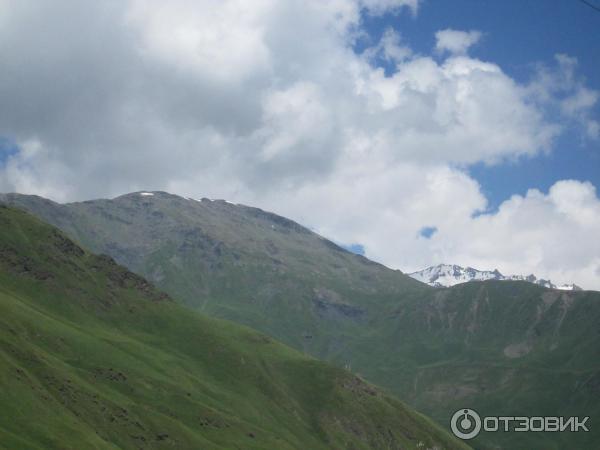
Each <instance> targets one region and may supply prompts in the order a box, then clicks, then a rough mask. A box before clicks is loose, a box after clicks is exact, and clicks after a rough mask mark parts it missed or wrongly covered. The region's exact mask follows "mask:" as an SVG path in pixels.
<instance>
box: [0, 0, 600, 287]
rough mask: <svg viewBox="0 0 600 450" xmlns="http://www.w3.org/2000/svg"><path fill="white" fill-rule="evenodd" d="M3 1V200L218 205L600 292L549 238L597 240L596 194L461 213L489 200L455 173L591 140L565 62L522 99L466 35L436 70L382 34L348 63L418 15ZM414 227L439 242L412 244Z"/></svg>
mask: <svg viewBox="0 0 600 450" xmlns="http://www.w3.org/2000/svg"><path fill="white" fill-rule="evenodd" d="M9 5H10V6H8V8H4V9H0V20H4V22H3V23H5V24H6V26H4V27H2V28H0V59H1V60H2V61H3V70H2V71H0V135H4V136H9V137H11V138H12V139H14V140H15V141H17V142H18V143H19V144H20V145H21V148H22V151H21V152H20V153H19V154H17V155H15V156H13V157H11V158H9V160H8V161H7V163H6V164H5V166H4V167H2V168H0V190H2V191H9V190H17V191H21V192H27V193H38V194H41V195H44V196H49V197H52V198H54V199H57V200H77V199H87V198H92V197H98V196H115V195H119V194H122V193H123V192H127V191H137V190H154V189H164V190H168V191H172V192H175V193H179V194H181V195H185V196H191V197H195V198H198V197H202V196H207V197H219V198H223V197H225V198H229V199H231V200H234V201H236V202H244V203H248V204H254V205H257V206H262V207H265V208H268V209H271V210H274V211H276V212H279V213H282V214H285V215H287V216H290V217H292V218H295V219H297V220H299V221H301V222H303V223H306V224H308V225H310V226H312V227H314V228H316V229H318V230H320V231H321V232H323V233H324V234H326V235H327V236H329V237H332V238H334V239H336V240H338V241H342V242H348V243H351V242H357V243H360V244H363V245H364V246H365V248H366V250H367V254H368V255H369V256H371V257H373V258H375V259H377V260H381V261H383V262H385V263H388V264H390V265H392V266H394V267H398V268H402V269H406V270H411V269H418V268H421V267H423V266H426V265H428V264H431V263H434V262H441V261H444V262H457V263H462V264H470V265H475V266H480V267H481V268H487V267H489V266H491V265H497V266H498V268H499V269H501V270H503V271H507V272H531V271H535V272H536V274H537V275H539V276H552V277H553V278H556V280H555V281H575V282H578V283H581V284H583V285H585V286H590V287H592V286H593V287H600V286H598V284H597V282H595V281H594V280H593V279H592V276H591V275H590V274H592V273H593V272H594V270H597V269H598V266H597V263H596V262H594V261H595V259H594V258H595V257H596V255H598V254H599V253H598V249H597V248H595V247H594V246H593V245H586V244H585V242H583V241H581V240H579V241H578V240H577V239H575V238H574V239H571V240H569V239H561V238H560V236H561V233H567V232H569V231H575V232H576V233H579V236H588V234H586V233H589V229H591V228H590V227H594V226H596V227H597V213H596V209H594V208H596V207H597V198H596V197H595V194H593V192H592V193H590V192H591V191H590V189H591V186H588V185H584V184H577V182H570V183H574V184H568V183H567V184H564V183H563V184H561V183H559V184H557V185H556V186H555V188H553V189H552V190H551V192H550V193H548V194H541V193H537V192H535V191H532V192H530V193H529V194H528V195H527V196H526V197H524V198H520V197H515V198H513V199H511V200H509V201H508V202H506V203H505V204H503V205H502V207H501V208H500V211H499V212H498V213H497V214H493V215H481V216H478V217H476V218H473V217H472V216H473V213H474V212H476V211H483V210H485V208H486V199H485V197H484V196H483V195H482V193H481V191H480V189H479V186H478V185H477V183H476V182H475V181H474V180H473V179H471V178H470V177H469V176H468V175H467V174H466V173H465V171H464V168H465V167H467V166H468V165H470V164H473V163H477V162H483V163H486V164H497V163H501V162H503V161H506V160H516V159H518V158H520V157H530V156H534V155H536V154H538V153H540V152H545V151H549V150H550V149H551V146H552V143H553V140H554V138H555V137H556V136H557V135H558V134H560V133H561V132H562V131H564V129H565V128H566V127H567V126H571V125H569V124H570V123H574V124H576V125H577V126H580V125H581V126H584V129H585V130H586V132H587V133H588V135H589V136H590V137H593V136H594V135H597V134H598V123H597V121H595V119H594V117H593V114H592V112H593V108H594V107H595V105H596V103H597V98H598V93H597V92H596V91H593V90H591V89H589V88H588V87H587V86H586V85H585V83H584V82H583V80H581V79H580V78H579V77H578V76H577V73H576V61H574V60H573V59H571V58H569V57H567V56H564V55H560V56H558V57H557V62H556V65H555V66H541V67H540V68H539V70H538V71H537V72H536V73H535V75H534V78H533V80H532V81H531V82H530V83H527V84H522V83H519V82H517V81H516V80H514V79H512V78H511V77H510V76H509V75H507V74H506V73H505V72H504V71H503V70H502V68H501V67H500V66H499V65H497V64H494V63H493V62H486V61H481V60H478V59H475V58H472V57H469V56H467V54H466V52H467V50H468V47H469V46H470V45H472V44H474V43H475V42H477V40H478V39H479V37H480V35H479V34H478V32H459V31H455V30H444V31H442V32H440V33H438V35H437V38H438V50H440V51H443V52H444V53H443V54H442V55H443V58H441V59H440V58H439V56H440V55H437V56H438V57H437V58H433V57H430V56H427V55H418V54H415V53H414V52H412V50H411V49H410V47H409V46H408V45H407V44H406V43H405V42H404V41H402V39H401V37H400V34H399V33H398V31H394V30H392V29H390V30H388V31H386V32H385V33H384V35H383V37H382V39H381V41H380V42H377V43H374V45H373V47H372V48H371V49H367V50H366V51H365V52H364V53H363V54H360V55H358V54H356V53H355V52H354V51H353V49H352V44H353V42H355V39H357V36H360V34H361V33H362V32H363V31H364V30H362V28H361V14H363V15H364V14H365V13H366V14H371V15H379V14H383V13H385V12H386V11H388V12H389V11H395V12H402V11H410V12H412V13H413V14H415V13H416V12H417V10H418V5H419V3H418V2H417V1H416V0H415V1H412V0H334V1H330V2H322V1H317V0H314V1H308V2H306V1H300V0H289V1H286V2H279V1H276V0H260V1H258V2H251V3H249V2H245V1H242V0H225V1H216V0H196V1H192V0H174V1H171V2H158V1H154V0H130V1H128V2H121V1H117V0H110V1H106V2H73V1H68V0H56V1H55V2H52V4H50V3H48V4H46V3H44V2H42V3H40V2H35V1H33V0H30V1H29V0H22V1H19V2H12V3H9ZM374 58H375V59H376V58H383V59H386V60H387V61H389V62H391V63H393V64H394V66H395V69H394V70H393V73H391V74H386V73H384V71H383V69H381V68H378V67H376V65H375V64H374ZM66 67H68V70H65V68H66ZM563 118H568V120H566V121H564V120H562V119H563ZM559 119H560V120H559ZM558 123H562V124H561V125H558ZM564 123H567V125H565V124H564ZM567 188H568V189H567ZM586 192H587V193H586ZM565 199H567V200H565ZM590 205H592V206H590ZM593 205H596V206H593ZM569 208H576V209H575V210H573V209H569ZM530 211H539V215H531V214H530ZM542 220H544V221H543V222H542ZM543 224H550V225H551V226H550V225H549V226H550V228H549V230H546V229H545V228H544V227H543V226H542V225H543ZM423 226H435V227H437V228H438V232H437V233H435V234H434V236H433V237H432V238H431V239H426V238H423V237H421V236H419V230H420V229H421V228H422V227H423ZM513 236H514V240H513ZM502 239H508V240H509V242H508V243H507V244H506V245H503V243H502V242H503V241H502ZM552 240H556V241H560V242H558V244H557V245H554V244H553V243H552ZM516 242H518V243H519V244H518V245H517V244H516ZM549 242H551V243H552V244H551V246H552V250H550V249H548V248H546V247H544V245H546V246H548V245H549V244H548V243H549ZM565 242H569V243H570V244H571V245H570V246H567V245H563V244H564V243H565ZM521 269H522V270H521ZM555 275H556V276H555ZM559 276H560V277H563V276H564V277H565V279H564V280H563V279H558V278H559ZM593 283H595V284H593Z"/></svg>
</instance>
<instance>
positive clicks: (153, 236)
mask: <svg viewBox="0 0 600 450" xmlns="http://www.w3.org/2000/svg"><path fill="white" fill-rule="evenodd" d="M148 194H152V195H148ZM0 200H4V201H5V202H8V203H11V204H14V205H18V206H19V207H21V208H24V209H26V210H28V211H31V212H32V213H34V214H35V215H37V216H38V217H41V218H43V219H44V220H46V221H48V222H50V223H52V224H54V225H56V226H58V227H59V228H61V229H62V230H63V231H64V232H66V233H67V234H68V235H69V236H71V237H72V238H74V239H75V240H77V241H78V242H80V243H83V244H84V245H85V246H86V247H88V248H90V249H92V250H94V251H96V252H99V253H106V254H109V255H110V256H112V257H113V258H115V259H116V260H117V262H119V263H121V264H123V265H125V266H127V267H128V268H129V269H130V270H132V271H133V272H136V273H138V274H139V275H142V276H144V277H146V278H148V279H149V280H151V281H152V282H153V283H155V284H156V285H157V286H158V287H160V288H161V289H163V290H164V291H165V292H167V293H168V294H169V295H171V296H172V298H174V299H175V300H176V301H178V302H182V303H184V304H186V305H188V306H189V307H191V308H194V309H196V310H198V311H202V312H204V313H206V314H208V315H211V316H214V317H219V318H226V319H229V320H233V321H235V322H238V323H241V324H245V325H250V326H251V327H253V328H255V329H257V330H259V331H261V332H264V333H266V334H268V335H270V336H272V337H274V338H276V339H279V340H281V341H283V342H284V343H286V344H288V345H290V346H292V347H294V348H295V349H297V350H300V351H302V352H304V353H306V354H309V355H312V356H314V357H317V358H320V359H322V360H326V361H328V362H331V363H333V364H335V365H336V366H338V367H347V368H349V369H350V370H352V371H353V372H354V373H356V374H360V375H361V376H362V377H364V378H365V379H366V380H369V381H370V382H373V383H375V384H377V385H380V386H383V387H384V388H386V389H388V390H389V391H390V392H392V393H393V394H395V395H397V396H398V397H399V398H402V399H403V400H404V401H406V402H407V403H409V404H410V405H411V406H413V407H415V408H417V410H419V411H421V412H423V413H425V414H427V415H428V416H430V417H432V418H433V419H435V420H436V421H437V422H438V423H439V424H440V425H442V426H443V427H444V428H446V429H448V422H449V419H450V417H451V416H452V414H453V413H454V411H456V410H457V409H460V408H465V407H474V408H475V409H477V410H478V411H480V412H481V413H482V414H488V415H493V414H505V415H532V416H537V415H552V416H557V415H563V416H568V415H573V414H574V415H579V416H586V415H588V416H590V417H597V416H599V415H600V390H599V389H598V386H600V363H599V361H600V334H599V333H598V323H600V293H598V292H593V291H558V290H551V289H547V288H545V287H542V286H539V285H536V284H533V283H528V282H524V281H518V280H516V281H515V280H505V281H496V280H487V281H476V282H470V283H462V284H458V285H455V286H452V287H450V288H433V287H431V286H428V285H427V284H424V283H421V282H419V281H417V280H414V279H413V278H411V277H409V276H407V275H405V274H403V273H401V272H400V271H396V270H391V269H388V268H386V267H384V266H382V265H380V264H376V263H374V262H371V261H369V260H368V259H366V258H364V257H362V256H359V255H355V254H352V253H350V252H348V251H346V250H344V249H342V248H340V247H339V246H337V245H335V244H334V243H332V242H330V241H328V240H326V239H324V238H323V237H321V236H319V235H317V234H315V233H312V232H311V231H310V230H308V229H306V228H304V227H302V226H301V225H299V224H297V223H295V222H292V221H290V220H289V219H286V218H283V217H280V216H277V215H275V214H272V213H269V212H266V211H262V210H260V209H257V208H252V207H248V206H243V205H234V204H231V203H228V202H225V201H219V200H215V201H211V200H208V199H201V200H200V201H195V200H191V199H186V198H182V197H178V196H174V195H171V194H167V193H162V192H151V193H146V194H145V195H142V194H141V193H132V194H127V195H124V196H120V197H117V198H115V199H111V200H107V199H103V200H93V201H87V202H78V203H70V204H65V205H61V204H57V203H54V202H51V201H49V200H45V199H42V198H40V197H35V196H23V195H18V194H10V195H4V196H2V197H1V198H0ZM596 428H597V427H596ZM599 432H600V428H598V429H593V428H592V429H591V430H590V432H589V433H554V434H549V435H548V434H544V433H533V434H532V433H484V434H482V435H481V436H480V437H478V438H477V439H475V440H474V441H471V442H472V444H473V446H475V447H476V448H494V449H502V448H503V449H515V448H516V449H520V448H527V449H529V450H531V449H545V450H548V449H555V450H558V449H564V448H595V447H597V443H598V442H600V434H599Z"/></svg>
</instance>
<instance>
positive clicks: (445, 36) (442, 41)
mask: <svg viewBox="0 0 600 450" xmlns="http://www.w3.org/2000/svg"><path fill="white" fill-rule="evenodd" d="M480 39H481V32H480V31H459V30H452V29H450V28H447V29H445V30H440V31H438V32H437V33H435V40H436V43H435V49H436V50H437V51H438V52H441V53H443V52H450V53H451V54H455V55H463V54H465V53H467V50H468V49H469V48H470V47H472V46H473V45H475V44H476V43H477V42H479V40H480Z"/></svg>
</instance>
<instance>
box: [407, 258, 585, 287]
mask: <svg viewBox="0 0 600 450" xmlns="http://www.w3.org/2000/svg"><path fill="white" fill-rule="evenodd" d="M408 275H409V276H411V277H412V278H414V279H415V280H419V281H421V282H423V283H427V284H428V285H429V286H433V287H450V286H454V285H456V284H459V283H467V282H469V281H485V280H512V281H516V280H519V281H527V282H529V283H534V284H537V285H540V286H543V287H546V288H549V289H560V290H564V291H580V290H582V289H581V288H580V287H579V286H577V285H576V284H561V285H556V284H554V283H552V282H551V281H550V280H544V279H541V278H537V277H536V276H535V275H527V276H523V275H508V276H505V275H502V274H501V273H500V272H499V271H498V269H495V270H493V271H490V270H477V269H473V268H472V267H466V268H465V267H461V266H457V265H455V264H452V265H450V264H438V265H437V266H431V267H428V268H426V269H423V270H419V271H417V272H413V273H409V274H408Z"/></svg>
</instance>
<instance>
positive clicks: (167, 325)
mask: <svg viewBox="0 0 600 450" xmlns="http://www.w3.org/2000/svg"><path fill="white" fill-rule="evenodd" d="M0 448H5V449H10V450H17V449H44V450H46V449H73V450H80V449H127V450H129V449H134V448H140V449H155V448H156V449H162V448H164V449H171V448H178V449H227V450H230V449H261V450H264V449H277V450H285V449H302V450H304V449H315V450H318V449H336V448H337V449H399V448H402V449H404V448H445V449H450V448H457V449H458V448H467V447H466V446H464V445H463V444H462V443H460V442H457V441H455V440H454V439H452V438H451V437H449V435H448V434H447V433H446V432H445V431H443V430H442V429H441V428H439V427H438V426H437V425H434V424H433V423H432V422H431V421H430V420H429V419H427V418H425V417H424V416H421V415H420V414H418V413H416V412H414V411H413V410H411V409H410V408H409V407H407V406H406V405H404V404H403V403H401V402H399V401H398V400H396V399H394V398H393V397H391V396H389V395H387V394H386V393H384V392H382V391H381V390H379V389H377V388H375V387H373V386H372V385H370V384H368V383H366V382H365V381H363V380H361V379H360V378H358V377H356V376H355V375H353V374H351V373H350V372H347V371H345V370H342V369H339V368H336V367H334V366H331V365H328V364H326V363H323V362H320V361H318V360H315V359H314V358H312V357H310V356H307V355H305V354H302V353H300V352H298V351H295V350H292V349H291V348H289V347H287V346H285V345H282V344H280V343H278V342H276V341H275V340H273V339H272V338H269V337H267V336H265V335H263V334H260V333H258V332H255V331H253V330H251V329H249V328H245V327H243V326H239V325H235V324H233V323H230V322H227V321H223V320H218V319H212V318H208V317H205V316H203V315H200V314H198V313H196V312H193V311H190V310H188V309H186V308H184V307H182V306H180V305H178V304H177V303H175V302H174V301H172V300H171V299H170V298H169V297H167V296H165V295H164V294H162V293H161V292H160V291H157V290H156V289H155V288H154V287H153V286H152V285H150V284H149V283H147V282H146V281H145V280H144V279H142V278H140V277H138V276H136V275H133V274H132V273H130V272H128V271H127V270H126V269H124V268H122V267H120V266H118V265H116V264H114V262H112V260H110V259H109V258H106V257H98V256H95V255H93V254H91V253H89V252H87V251H84V250H81V249H80V248H79V247H78V246H76V245H75V244H73V243H72V242H71V241H69V240H68V239H66V238H65V237H64V236H63V235H62V233H60V232H58V231H57V230H55V229H54V228H52V227H49V226H47V225H45V224H43V223H42V222H40V221H38V220H37V219H34V218H33V217H31V216H29V215H27V214H25V213H23V212H21V211H18V210H14V209H11V208H6V207H2V206H0Z"/></svg>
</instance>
